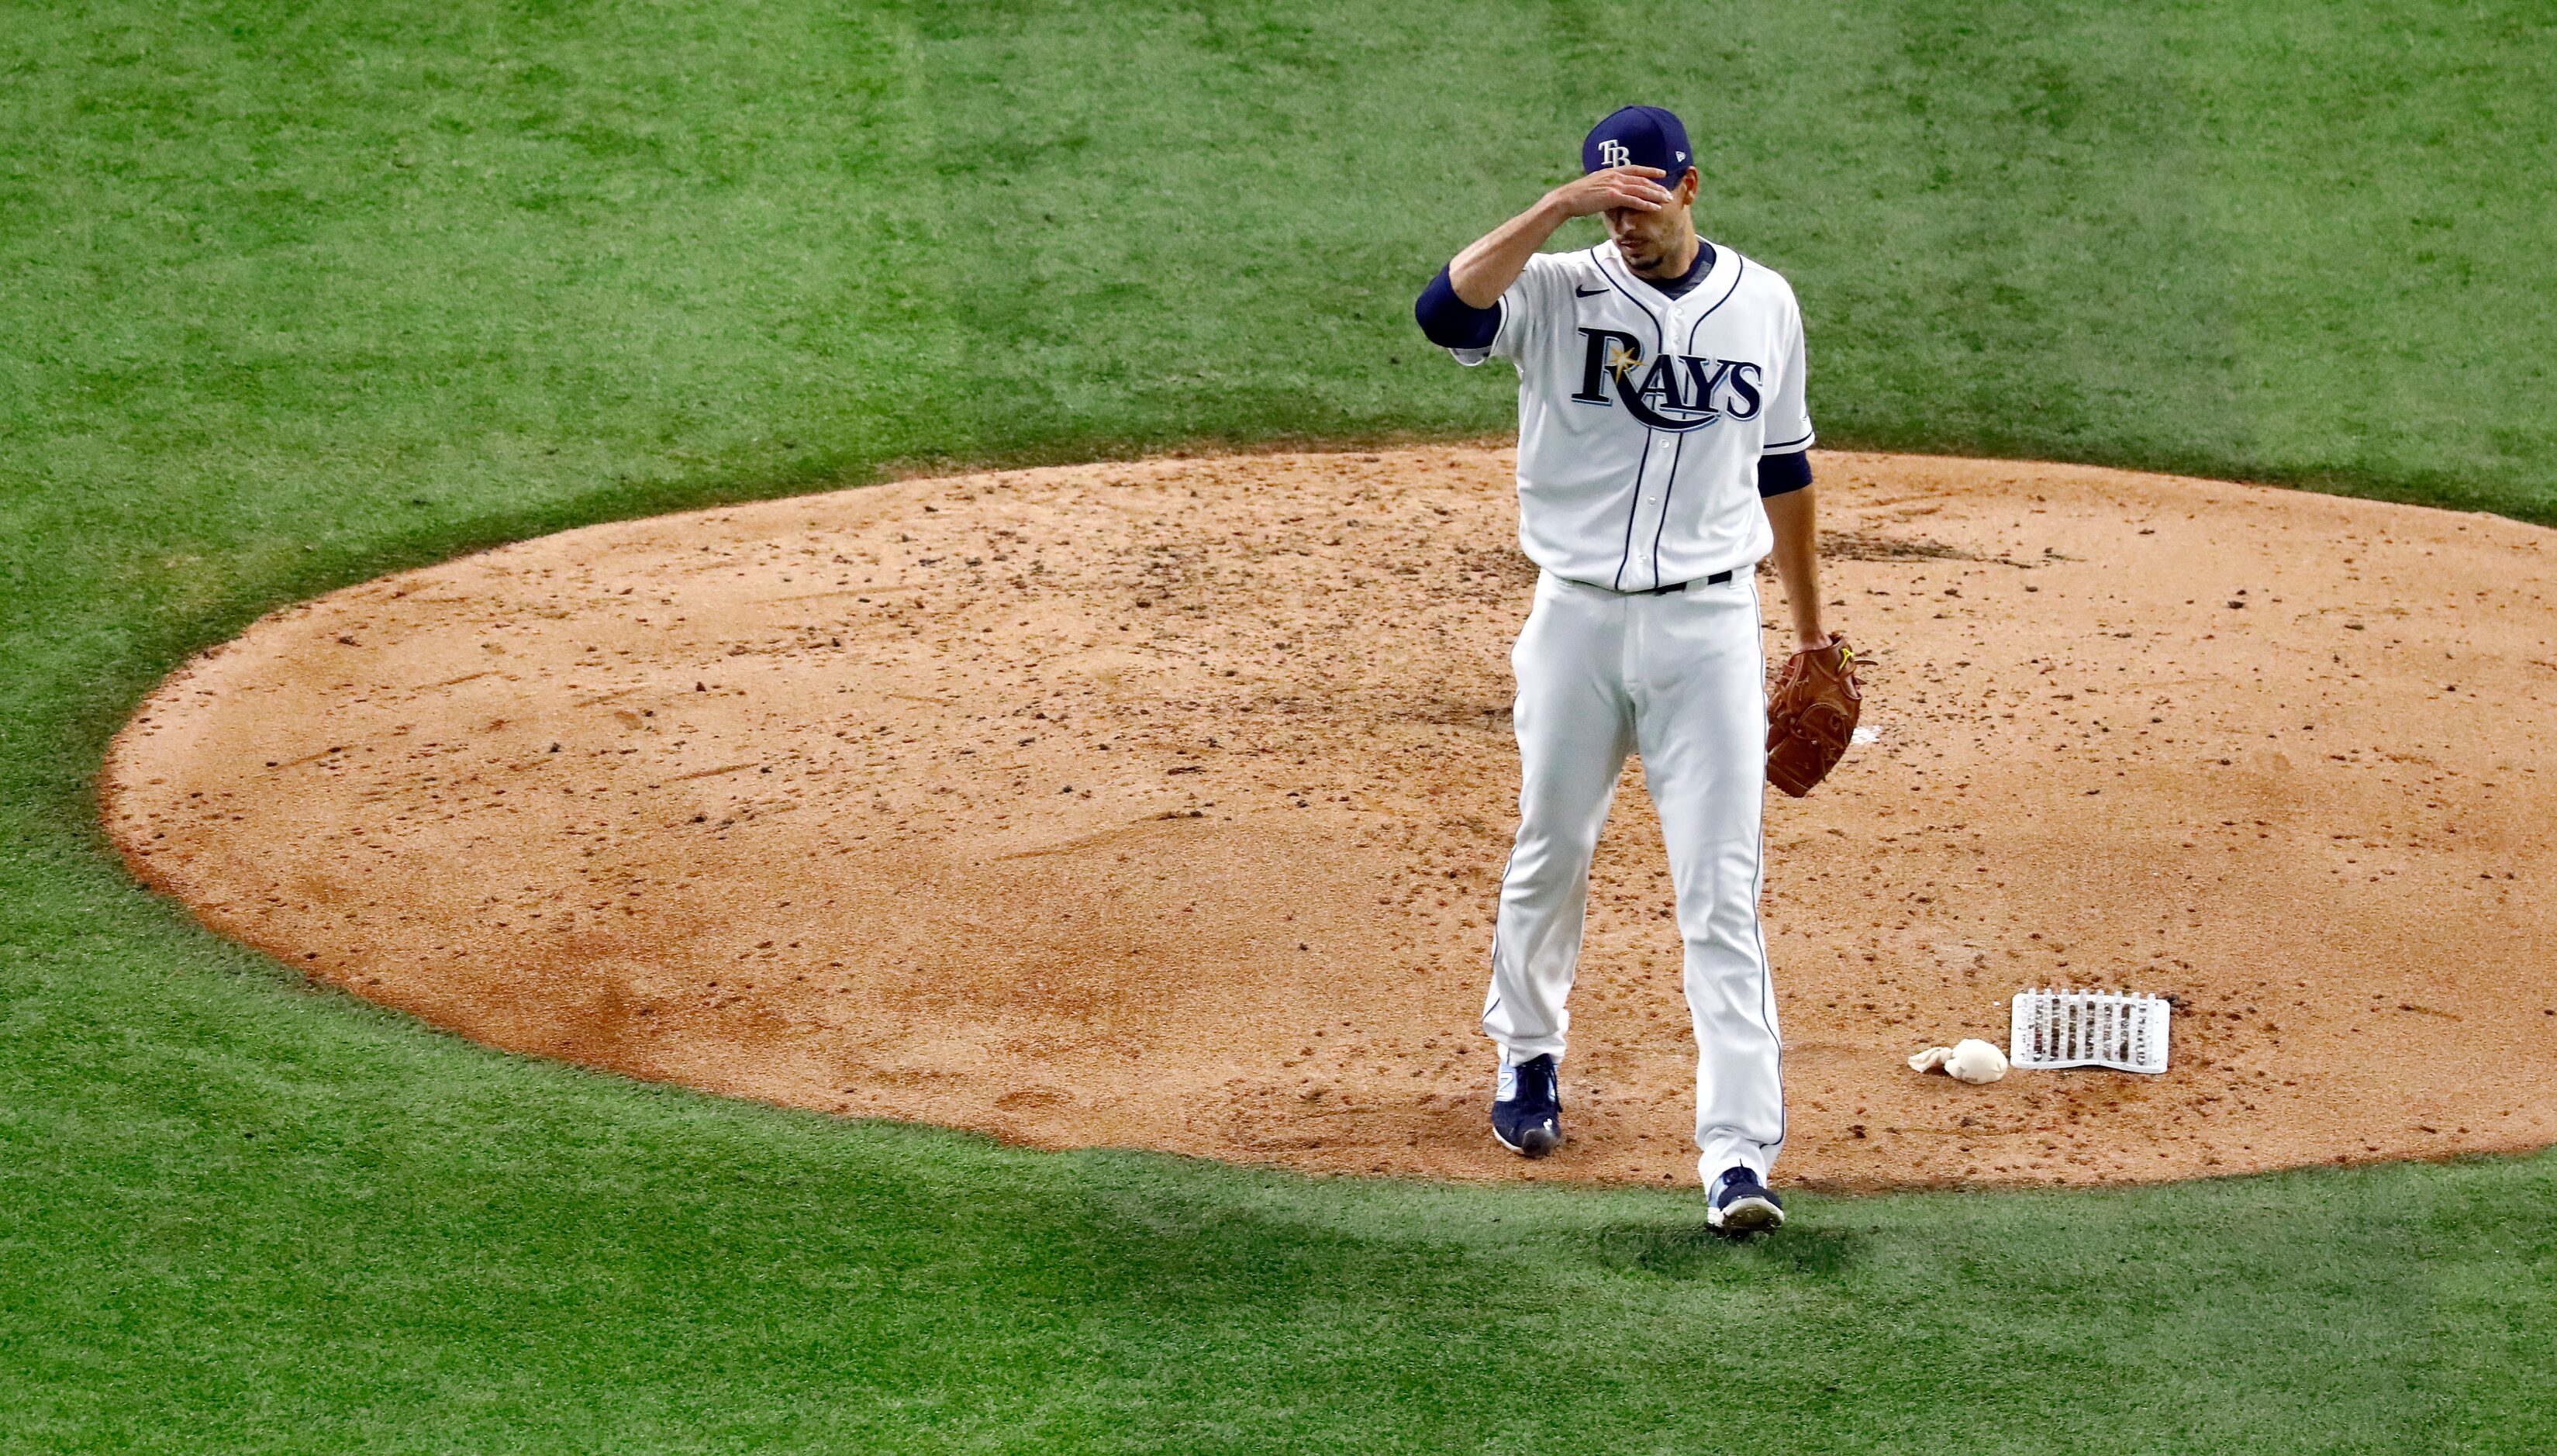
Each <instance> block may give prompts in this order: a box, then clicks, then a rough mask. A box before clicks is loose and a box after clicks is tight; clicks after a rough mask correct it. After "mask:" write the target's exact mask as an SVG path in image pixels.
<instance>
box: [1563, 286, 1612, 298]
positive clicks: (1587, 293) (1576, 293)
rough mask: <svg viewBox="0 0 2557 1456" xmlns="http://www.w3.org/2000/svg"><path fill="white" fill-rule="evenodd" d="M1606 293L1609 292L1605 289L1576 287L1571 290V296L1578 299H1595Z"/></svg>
mask: <svg viewBox="0 0 2557 1456" xmlns="http://www.w3.org/2000/svg"><path fill="white" fill-rule="evenodd" d="M1606 291H1607V290H1605V289H1603V288H1580V287H1576V286H1575V287H1574V288H1573V289H1572V290H1571V296H1572V297H1573V298H1576V299H1594V298H1596V297H1597V296H1598V295H1600V294H1602V293H1605V292H1606Z"/></svg>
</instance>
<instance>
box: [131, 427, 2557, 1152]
mask: <svg viewBox="0 0 2557 1456" xmlns="http://www.w3.org/2000/svg"><path fill="white" fill-rule="evenodd" d="M1818 468H1819V472H1820V478H1821V482H1822V483H1821V489H1822V496H1823V499H1822V508H1823V513H1824V522H1825V524H1826V525H1827V526H1828V527H1829V528H1830V537H1829V540H1828V547H1829V559H1828V562H1827V565H1826V568H1825V572H1826V580H1827V590H1828V596H1830V597H1831V598H1832V600H1833V602H1834V603H1836V604H1835V605H1833V607H1832V609H1831V611H1830V615H1831V616H1832V617H1833V618H1834V619H1835V621H1836V622H1837V624H1839V625H1840V626H1842V627H1843V628H1844V630H1845V631H1846V632H1847V633H1848V634H1849V635H1850V636H1851V637H1852V638H1853V639H1854V640H1855V641H1856V642H1857V643H1858V644H1859V646H1861V647H1862V648H1863V649H1865V650H1866V652H1867V653H1868V654H1869V656H1870V659H1871V666H1870V667H1869V669H1868V674H1867V676H1868V692H1869V706H1868V709H1867V716H1866V722H1867V723H1868V724H1869V725H1871V726H1873V727H1874V728H1877V729H1878V736H1877V738H1876V741H1874V742H1873V743H1872V744H1870V745H1869V746H1867V747H1863V748H1859V749H1858V750H1856V751H1855V752H1854V753H1852V754H1851V755H1850V756H1849V757H1848V759H1847V761H1846V763H1845V764H1844V765H1842V766H1841V768H1840V769H1839V771H1838V773H1837V775H1836V776H1835V777H1833V778H1832V780H1831V781H1830V783H1829V784H1828V785H1826V786H1824V787H1823V788H1822V789H1821V790H1820V791H1819V792H1818V793H1817V794H1816V795H1815V796H1814V797H1812V798H1811V799H1809V800H1805V801H1801V802H1796V801H1792V800H1787V799H1783V798H1781V797H1778V798H1775V799H1773V800H1772V801H1771V806H1770V810H1769V827H1768V838H1769V846H1770V860H1769V872H1768V898H1767V912H1768V917H1769V918H1768V925H1769V932H1770V944H1771V949H1772V951H1773V954H1774V957H1775V961H1776V966H1777V984H1778V989H1779V994H1780V1005H1781V1010H1782V1016H1783V1021H1784V1026H1785V1031H1786V1045H1787V1080H1788V1091H1789V1103H1790V1110H1791V1114H1790V1115H1791V1141H1790V1143H1789V1145H1788V1149H1787V1152H1786V1156H1785V1159H1784V1162H1783V1164H1782V1165H1781V1167H1780V1169H1779V1172H1780V1181H1792V1182H1800V1183H1808V1184H1816V1185H1823V1186H1830V1187H1877V1186H1887V1185H1900V1184H1921V1183H1944V1182H1971V1183H1983V1184H2036V1183H2097V1182H2110V1181H2125V1180H2146V1179H2159V1178H2172V1177H2186V1176H2193V1175H2197V1174H2205V1173H2213V1172H2235V1171H2241V1170H2245V1169H2253V1168H2264V1167H2272V1166H2278V1165H2285V1164H2298V1163H2310V1162H2329V1161H2358V1160H2365V1159H2370V1158H2377V1157H2393V1156H2406V1155H2418V1156H2433V1155H2440V1154H2447V1153H2453V1152H2460V1151H2473V1150H2492V1149H2519V1148H2525V1147H2533V1146H2539V1145H2543V1144H2546V1143H2549V1142H2551V1141H2557V919H2552V910H2551V905H2550V897H2549V896H2548V895H2547V894H2546V892H2545V882H2546V870H2547V866H2548V863H2549V859H2548V852H2549V848H2550V840H2551V829H2550V819H2551V816H2550V812H2549V806H2550V802H2551V790H2552V789H2557V751H2552V750H2553V749H2557V711H2552V702H2553V701H2557V647H2552V646H2551V638H2552V637H2557V534H2552V533H2550V532H2546V531H2542V530H2537V529H2534V528H2530V527H2526V526H2521V525H2516V524H2514V523H2511V522H2508V521H2503V520H2499V519H2495V518H2491V517H2485V516H2471V515H2459V514H2453V513H2448V512H2442V511H2433V510H2421V509H2414V508H2409V507H2403V506H2389V505H2378V504H2372V503H2367V502H2359V501H2353V500H2345V499H2340V498H2335V497H2329V496H2320V495H2311V494H2301V493H2293V492H2287V491H2276V490H2263V489H2253V488H2248V487H2243V486H2236V485H2227V484H2219V483H2213V482H2208V481H2197V480H2186V479H2176V478H2169V477H2164V476H2156V475H2140V474H2131V473H2125V472H2121V471H2112V470H2101V469H2093V468H2083V467H2074V466H2057V465H2035V464H2020V463H2000V462H1967V461H1946V460H1927V459H1911V458H1899V457H1880V456H1853V455H1828V456H1823V457H1821V458H1820V459H1819V460H1818ZM1510 469H1511V457H1510V455H1509V453H1508V452H1505V451H1499V450H1490V449H1447V448H1438V449H1416V450H1408V451H1399V452H1386V453H1379V454H1367V455H1333V456H1249V457H1232V458H1217V459H1202V460H1165V461H1154V462H1147V463H1134V464H1106V465H1091V466H1077V467H1070V468H1056V469H1039V470H1025V471H1017V472H1010V473H1003V474H989V475H976V476H963V477H953V478H934V479H920V480H911V481H905V482H902V483H898V484H893V485H886V486H880V487H875V488H871V489H863V490H853V491H845V492H841V493H837V494H832V495H824V496H817V497H810V498H802V499H796V500H786V501H776V502H772V503H768V504H762V505H754V506H746V507H740V508H735V509H724V510H715V511H708V512H703V513H699V514H693V515H684V516H672V517H664V518H660V519H654V520H644V521H633V522H627V523H622V524H616V525H608V526H599V527H594V528H591V529H587V530H581V531H574V532H570V533H567V534H564V535H559V536H552V537H547V538H544V539H541V540H536V541H529V542H525V543H522V544H519V545H515V546H510V547H506V548H503V549H501V550H497V551H492V552H489V553H486V554H484V555H480V556H475V557H471V558H468V559H465V560H462V561H457V562H452V563H449V564H446V565H443V566H438V567H432V568H428V569H426V570H422V571H417V572H411V573H406V574H403V575H401V576H397V577H392V578H388V579H385V580H382V581H378V582H373V583H368V584H366V585H364V586H360V587H356V588H352V589H349V590H347V591H343V592H339V593H336V594H334V595H332V596H327V597H324V598H321V599H319V600H317V601H313V602H309V603H305V604H303V605H300V606H296V607H293V608H291V609H289V610H286V611H282V612H279V613H277V614H275V615H273V616H270V617H268V618H267V619H265V620H263V621H261V622H259V623H258V624H257V625H256V626H254V627H252V628H251V629H250V630H249V631H248V632H247V633H246V634H245V635H244V636H242V637H241V638H240V639H239V640H237V641H235V642H232V643H230V644H228V645H226V646H224V647H221V648H218V649H215V650H214V651H212V652H209V653H206V654H204V655H203V656H202V658H200V659H198V660H197V661H196V662H194V663H192V664H190V665H189V666H188V667H186V668H185V669H184V670H182V671H180V672H179V673H177V674H176V675H175V676H173V677H172V678H171V679H170V680H169V681H168V682H167V683H166V684H164V685H163V686H162V687H161V688H160V690H159V691H158V692H156V693H155V694H154V695H153V696H152V697H151V699H150V700H149V701H148V702H147V703H146V704H145V705H144V707H143V709H142V710H141V712H140V714H139V715H138V716H137V718H136V719H135V720H134V722H133V723H132V724H131V725H130V726H128V728H126V729H125V731H124V733H123V734H122V735H121V736H120V737H119V738H118V739H117V741H116V744H115V746H114V749H113V751H112V752H111V754H110V756H109V758H108V761H107V766H106V770H105V774H104V778H103V782H102V799H103V805H104V818H105V823H106V827H107V829H108V831H109V833H110V834H111V835H112V837H113V839H114V841H115V843H116V845H117V846H118V847H119V848H120V849H121V851H122V852H123V853H124V855H125V856H126V858H127V860H129V862H130V863H131V864H132V866H133V868H134V869H135V871H136V872H137V873H138V874H140V875H141V876H142V877H143V878H144V879H145V880H147V881H148V882H150V883H151V884H153V885H154V886H156V887H158V888H160V889H163V890H165V891H167V892H168V893H170V894H173V895H176V896H178V897H179V898H181V899H183V900H184V901H186V902H187V903H188V904H189V905H190V906H191V907H192V908H193V909H194V911H195V913H197V914H198V915H199V916H201V917H202V919H203V920H204V922H205V923H206V924H208V925H210V926H212V927H214V928H215V929H217V930H219V931H221V932H222V933H224V934H227V935H231V936H235V937H237V938H239V939H241V940H243V941H246V942H248V943H250V944H252V945H255V946H257V947H260V948H262V949H264V950H266V951H268V952H270V953H272V954H274V955H276V956H278V957H280V958H282V959H284V960H285V961H287V962H288V963H290V964H292V965H294V966H297V967H301V968H303V969H304V970H306V971H307V972H308V973H309V974H310V975H312V976H313V977H315V978H318V979H320V980H322V981H326V982H329V983H332V984H334V985H337V986H342V987H344V988H346V989H348V990H350V991H352V992H354V993H357V994H360V995H364V996H367V997H370V998H372V999H374V1000H378V1001H382V1002H384V1003H387V1004H390V1005H394V1006H398V1007H402V1008H404V1009H406V1010H409V1011H412V1012H414V1013H416V1014H417V1015H419V1016H421V1017H424V1018H425V1019H427V1020H429V1021H431V1022H434V1023H435V1024H437V1025H440V1026H446V1027H450V1028H452V1029H454V1030H456V1031H459V1032H461V1033H463V1034H465V1035H469V1036H472V1037H476V1038H479V1039H481V1040H484V1041H487V1042H491V1043H494V1044H496V1045H498V1046H503V1047H508V1048H512V1049H516V1050H520V1051H525V1052H533V1053H538V1054H542V1055H546V1056H556V1057H564V1058H568V1059H571V1060H574V1061H579V1062H585V1063H590V1064H593V1065H596V1066H600V1067H607V1068H611V1069H614V1070H617V1071H622V1072H627V1073H631V1074H633V1075H636V1076H641V1077H649V1078H662V1079H668V1080H672V1081H678V1082H684V1083H688V1084H691V1085H693V1086H697V1087H702V1088H707V1089H710V1090H713V1091H716V1092H721V1093H727V1094H733V1095H737V1096H741V1097H752V1098H761V1099H767V1100H770V1101H773V1102H780V1103H788V1104H793V1105H797V1106H802V1107H809V1108H818V1109H824V1110H828V1111H834V1112H846V1113H855V1114H864V1115H877V1116H886V1117H896V1118H909V1119H917V1120H922V1121H928V1122H935V1123H944V1124H950V1125H957V1126H963V1127H972V1128H980V1129H983V1130H986V1131H989V1132H994V1133H997V1134H1000V1135H1002V1136H1005V1137H1009V1138H1015V1139H1019V1140H1022V1141H1025V1142H1030V1143H1035V1144H1040V1145H1045V1146H1068V1145H1082V1144H1096V1143H1108V1144H1133V1145H1144V1146H1152V1147H1161V1148H1169V1149H1175V1150H1178V1151H1182V1152H1191V1153H1202V1154H1207V1155H1210V1156H1216V1157H1223V1158H1232V1159H1239V1160H1246V1161H1260V1162H1272V1163H1281V1164H1287V1165H1290V1166H1295V1167H1300V1168H1308V1169H1326V1170H1344V1171H1357V1172H1394V1173H1413V1174H1427V1175H1436V1176H1451V1177H1460V1178H1528V1177H1548V1178H1566V1179H1604V1180H1638V1181H1648V1182H1654V1183H1659V1182H1662V1181H1665V1180H1677V1181H1682V1182H1683V1181H1691V1180H1692V1178H1693V1176H1694V1172H1693V1168H1692V1165H1691V1160H1692V1156H1693V1153H1692V1149H1691V1146H1690V1144H1689V1141H1688V1135H1687V1134H1688V1121H1689V1118H1690V1109H1691V1103H1692V1096H1693V1089H1692V1070H1693V1068H1692V1062H1693V1051H1692V1046H1691V1043H1690V1041H1689V1039H1688V1036H1687V1032H1686V1025H1685V1014H1684V1010H1683V1007H1682V1003H1681V1001H1680V999H1679V991H1678V986H1679V974H1678V941H1677V935H1676V931H1675V929H1674V927H1673V925H1672V923H1671V921H1670V919H1669V918H1668V905H1669V892H1668V888H1667V866H1666V863H1665V860H1664V857H1663V854H1662V851H1661V849H1660V845H1659V842H1658V833H1659V831H1658V826H1657V823H1656V821H1655V820H1654V819H1653V817H1652V814H1651V812H1650V809H1649V806H1648V804H1647V803H1646V801H1645V800H1644V797H1643V795H1642V794H1641V792H1640V790H1639V771H1638V770H1635V771H1631V772H1629V777H1630V778H1633V779H1635V780H1636V782H1635V783H1633V784H1629V785H1628V786H1627V790H1628V791H1627V792H1626V793H1625V794H1624V795H1623V796H1621V797H1620V799H1619V801H1618V810H1617V814H1616V817H1615V819H1614V821H1613V823H1612V824H1611V825H1610V827H1609V829H1608V833H1607V839H1606V843H1605V845H1604V846H1603V847H1602V849H1601V852H1600V861H1599V884H1598V887H1597V889H1596V891H1595V893H1594V894H1593V897H1592V909H1591V927H1590V929H1591V933H1590V937H1589V942H1588V950H1587V954H1586V957H1585V960H1584V962H1583V966H1582V972H1581V977H1580V986H1579V990H1578V993H1577V994H1576V995H1575V997H1574V1001H1573V1005H1574V1011H1575V1018H1574V1026H1573V1031H1574V1041H1573V1049H1572V1054H1571V1057H1570V1059H1569V1061H1568V1063H1567V1064H1566V1066H1565V1069H1564V1092H1565V1098H1566V1108H1567V1110H1568V1113H1567V1125H1568V1127H1569V1130H1570V1132H1571V1135H1572V1140H1571V1142H1570V1144H1569V1145H1568V1146H1567V1147H1566V1148H1565V1149H1564V1150H1563V1151H1562V1152H1561V1153H1559V1154H1557V1155H1556V1156H1555V1157H1554V1158H1552V1159H1550V1160H1548V1161H1547V1162H1545V1163H1542V1164H1536V1165H1529V1164H1523V1163H1520V1162H1518V1161H1516V1160H1515V1159H1512V1158H1511V1157H1509V1156H1508V1155H1507V1154H1506V1153H1503V1152H1501V1151H1500V1150H1499V1149H1498V1148H1497V1147H1496V1146H1495V1145H1494V1144H1493V1143H1492V1141H1491V1138H1490V1137H1489V1135H1488V1133H1487V1131H1486V1128H1485V1126H1484V1116H1483V1099H1484V1097H1485V1095H1486V1088H1487V1084H1488V1082H1489V1075H1490V1055H1489V1053H1488V1051H1487V1050H1486V1045H1485V1043H1484V1042H1483V1041H1482V1040H1481V1039H1480V1037H1479V1034H1478V1033H1477V1032H1476V1030H1475V1028H1474V1018H1475V1014H1476V1012H1477V1010H1478V1009H1479V1007H1480V1004H1481V998H1482V980H1483V961H1484V952H1485V944H1486V941H1487V939H1488V935H1489V911H1490V907H1491V903H1492V898H1493V894H1494V890H1495V888H1496V881H1497V875H1498V872H1499V869H1500V866H1501V862H1502V859H1503V856H1504V854H1505V853H1506V850H1507V837H1508V834H1509V831H1510V829H1511V827H1512V818H1511V813H1512V810H1511V798H1512V795H1513V794H1514V793H1515V789H1516V777H1515V776H1516V759H1515V753H1514V749H1513V747H1512V744H1511V741H1510V737H1509V725H1508V717H1507V699H1508V696H1509V674H1508V661H1507V649H1508V644H1509V641H1510V638H1511V636H1512V635H1513V634H1514V633H1515V631H1516V629H1517V626H1518V623H1519V621H1520V620H1521V618H1522V616H1523V614H1524V612H1525V610H1526V607H1527V602H1528V597H1529V592H1530V588H1531V586H1532V582H1533V571H1532V569H1531V568H1530V567H1529V566H1528V565H1527V563H1526V562H1525V561H1524V559H1522V558H1521V557H1520V556H1519V554H1518V552H1517V548H1516V545H1515V538H1514V522H1515V506H1514V504H1513V501H1512V498H1511V492H1510V484H1509V480H1510ZM1769 611H1770V614H1771V616H1772V615H1775V614H1777V606H1776V603H1775V602H1774V600H1773V599H1772V592H1771V600H1770V602H1769ZM2534 891H2536V892H2535V893H2534ZM2054 984H2077V985H2101V986H2106V987H2112V986H2120V985H2127V986H2130V987H2133V988H2136V989H2140V990H2146V991H2153V992H2159V993H2172V994H2173V995H2174V996H2175V997H2176V999H2177V1002H2178V1011H2177V1015H2176V1018H2175V1027H2174V1037H2175V1053H2176V1062H2175V1066H2174V1068H2173V1070H2171V1071H2170V1072H2169V1073H2168V1074H2167V1075H2165V1076H2164V1077H2160V1078H2138V1077H2133V1076H2130V1075H2127V1074H2119V1073H2111V1072H2071V1073H2017V1074H2014V1075H2012V1076H2010V1077H2009V1078H2008V1079H2007V1080H2006V1081H2004V1082H2003V1083H2000V1084H1997V1085H1995V1086H1993V1087H1988V1088H1969V1087H1963V1086H1960V1085H1957V1084H1954V1083H1952V1082H1951V1081H1949V1080H1948V1079H1946V1078H1943V1077H1920V1076H1917V1075H1915V1074H1913V1073H1911V1072H1910V1071H1909V1070H1908V1069H1907V1067H1906V1066H1905V1065H1904V1063H1903V1059H1904V1058H1905V1057H1907V1056H1908V1054H1909V1053H1911V1052H1912V1051H1915V1050H1917V1049H1918V1048H1920V1047H1923V1046H1926V1045H1928V1044H1930V1043H1935V1042H1951V1041H1952V1040H1953V1039H1954V1038H1956V1037H1959V1036H1963V1035H1980V1036H1986V1037H1989V1038H1991V1039H1993V1040H1996V1041H1998V1042H1999V1043H2000V1044H2004V1041H2005V1007H2006V999H2007V997H2008V996H2009V995H2010V994H2011V993H2014V992H2015V991H2017V990H2020V989H2023V988H2027V987H2033V986H2042V985H2054Z"/></svg>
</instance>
